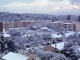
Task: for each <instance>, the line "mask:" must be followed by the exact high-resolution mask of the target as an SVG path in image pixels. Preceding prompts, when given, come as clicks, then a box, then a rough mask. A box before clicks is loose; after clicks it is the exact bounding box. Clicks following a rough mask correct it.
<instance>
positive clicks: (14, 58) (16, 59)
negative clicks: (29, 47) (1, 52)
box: [2, 52, 29, 60]
mask: <svg viewBox="0 0 80 60" xmlns="http://www.w3.org/2000/svg"><path fill="white" fill-rule="evenodd" d="M28 58H29V57H27V56H25V55H21V54H19V53H13V52H9V53H8V54H6V55H5V56H3V57H2V59H5V60H26V59H28Z"/></svg>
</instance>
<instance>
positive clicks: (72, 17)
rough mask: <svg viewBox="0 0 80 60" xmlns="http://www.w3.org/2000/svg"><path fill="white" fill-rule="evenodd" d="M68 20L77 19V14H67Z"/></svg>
mask: <svg viewBox="0 0 80 60" xmlns="http://www.w3.org/2000/svg"><path fill="white" fill-rule="evenodd" d="M67 20H71V21H76V20H77V18H76V16H75V15H67Z"/></svg>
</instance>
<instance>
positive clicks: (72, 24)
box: [52, 21, 80, 31]
mask: <svg viewBox="0 0 80 60" xmlns="http://www.w3.org/2000/svg"><path fill="white" fill-rule="evenodd" d="M52 23H53V25H54V28H56V29H60V28H61V29H65V30H67V31H80V27H79V26H80V22H77V21H56V22H52Z"/></svg>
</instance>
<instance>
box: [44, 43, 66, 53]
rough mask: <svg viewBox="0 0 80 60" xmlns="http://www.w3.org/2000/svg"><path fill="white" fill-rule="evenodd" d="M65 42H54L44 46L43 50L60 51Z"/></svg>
mask: <svg viewBox="0 0 80 60" xmlns="http://www.w3.org/2000/svg"><path fill="white" fill-rule="evenodd" d="M65 43H66V42H61V43H55V44H51V45H48V46H46V47H44V51H51V52H57V53H60V51H61V50H62V49H63V48H64V44H65Z"/></svg>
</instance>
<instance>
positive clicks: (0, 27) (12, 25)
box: [0, 20, 51, 31]
mask: <svg viewBox="0 0 80 60" xmlns="http://www.w3.org/2000/svg"><path fill="white" fill-rule="evenodd" d="M37 22H51V20H21V21H6V22H0V31H2V30H3V29H5V30H6V31H7V30H8V29H9V28H20V27H27V25H28V24H31V25H32V26H34V25H35V24H36V23H37Z"/></svg>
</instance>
